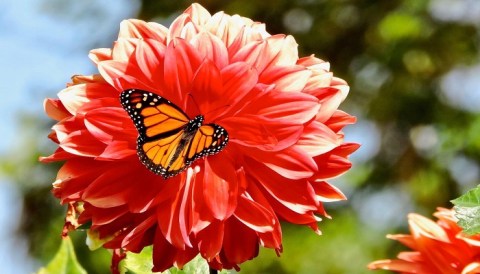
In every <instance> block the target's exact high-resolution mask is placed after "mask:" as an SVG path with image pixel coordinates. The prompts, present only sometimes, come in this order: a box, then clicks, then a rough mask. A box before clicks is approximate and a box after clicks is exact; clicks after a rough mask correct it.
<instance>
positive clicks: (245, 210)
mask: <svg viewBox="0 0 480 274" xmlns="http://www.w3.org/2000/svg"><path fill="white" fill-rule="evenodd" d="M274 215H275V213H273V212H272V211H270V210H267V209H266V208H264V207H263V206H262V205H260V204H259V203H257V202H255V201H253V200H252V199H248V198H246V197H245V196H243V195H241V196H240V197H239V200H238V206H237V209H236V210H235V213H234V216H235V217H237V218H238V220H239V221H241V222H242V223H243V224H244V225H246V226H247V227H249V228H251V229H253V230H255V231H258V232H261V233H264V232H269V231H272V230H273V227H274V226H275V222H276V218H275V217H274Z"/></svg>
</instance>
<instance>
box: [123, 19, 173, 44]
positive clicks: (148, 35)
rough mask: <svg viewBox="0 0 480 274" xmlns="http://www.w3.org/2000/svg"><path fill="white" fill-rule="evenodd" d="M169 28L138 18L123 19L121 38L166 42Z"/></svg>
mask: <svg viewBox="0 0 480 274" xmlns="http://www.w3.org/2000/svg"><path fill="white" fill-rule="evenodd" d="M167 33H168V29H167V28H166V27H164V26H162V25H161V24H158V23H155V22H148V23H147V22H145V21H142V20H138V19H128V20H123V21H122V22H121V23H120V32H119V34H118V37H119V38H143V39H154V40H157V41H158V42H160V43H165V40H166V36H167Z"/></svg>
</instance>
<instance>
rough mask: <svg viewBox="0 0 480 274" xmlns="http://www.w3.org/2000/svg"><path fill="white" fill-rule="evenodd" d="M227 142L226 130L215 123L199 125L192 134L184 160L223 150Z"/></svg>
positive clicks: (190, 160)
mask: <svg viewBox="0 0 480 274" xmlns="http://www.w3.org/2000/svg"><path fill="white" fill-rule="evenodd" d="M227 143H228V133H227V131H226V130H225V129H224V128H223V127H221V126H219V125H216V124H206V125H203V126H201V127H200V128H199V129H198V130H197V132H196V133H195V135H194V136H193V138H192V140H191V142H190V145H189V146H188V150H187V153H186V161H187V163H188V162H193V161H195V160H196V159H198V158H201V157H204V156H208V155H214V154H217V153H219V152H220V151H222V150H223V148H224V147H225V146H226V145H227Z"/></svg>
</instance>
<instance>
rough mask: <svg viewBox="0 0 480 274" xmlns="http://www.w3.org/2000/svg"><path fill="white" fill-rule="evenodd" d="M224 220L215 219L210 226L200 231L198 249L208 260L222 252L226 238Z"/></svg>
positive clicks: (197, 237)
mask: <svg viewBox="0 0 480 274" xmlns="http://www.w3.org/2000/svg"><path fill="white" fill-rule="evenodd" d="M223 227H224V222H223V221H219V220H214V221H213V222H212V223H211V224H210V225H209V226H207V227H206V228H205V229H203V230H202V231H200V232H199V233H198V234H197V236H196V239H197V242H198V250H199V251H200V254H201V255H202V257H204V258H206V259H207V260H211V259H213V258H214V257H215V256H217V255H218V254H219V253H220V250H221V249H222V243H223V240H224V237H223V233H224V228H223Z"/></svg>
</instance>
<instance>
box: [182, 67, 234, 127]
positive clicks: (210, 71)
mask: <svg viewBox="0 0 480 274" xmlns="http://www.w3.org/2000/svg"><path fill="white" fill-rule="evenodd" d="M191 94H192V98H193V100H194V101H195V102H196V103H197V104H198V106H196V107H190V108H188V107H187V109H194V110H196V113H197V114H198V111H200V113H203V114H205V116H206V117H205V118H206V120H207V121H211V119H212V118H210V117H209V114H211V113H212V111H215V109H214V108H215V107H213V108H212V107H211V105H215V106H216V105H218V100H219V99H222V102H221V103H225V101H224V100H223V98H222V96H223V94H224V89H223V84H222V82H221V76H220V71H219V70H218V69H217V67H216V66H215V64H214V63H213V62H211V61H210V60H208V59H207V60H205V61H204V62H203V63H202V64H201V65H200V67H199V68H198V70H197V72H196V74H195V78H194V79H193V85H192V91H191ZM215 103H217V104H215ZM197 108H199V109H197ZM189 114H190V115H191V114H193V112H192V113H189ZM194 115H195V114H193V115H191V116H194Z"/></svg>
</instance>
